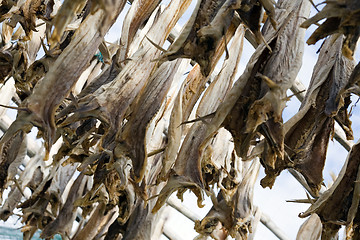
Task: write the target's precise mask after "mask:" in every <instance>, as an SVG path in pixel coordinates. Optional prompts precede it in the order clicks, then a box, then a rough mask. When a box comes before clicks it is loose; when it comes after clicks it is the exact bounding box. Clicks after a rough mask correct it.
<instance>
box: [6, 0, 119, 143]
mask: <svg viewBox="0 0 360 240" xmlns="http://www.w3.org/2000/svg"><path fill="white" fill-rule="evenodd" d="M124 4H125V1H116V2H115V3H114V5H113V8H114V9H117V11H112V12H106V11H104V10H98V11H97V12H96V13H94V14H93V15H89V16H88V17H87V18H86V19H85V21H84V22H83V23H82V24H81V26H80V27H79V29H78V30H77V31H76V33H75V36H74V38H73V40H72V41H71V42H70V44H69V46H68V47H67V48H66V49H65V50H64V51H63V52H62V53H61V55H60V56H59V57H58V58H57V59H56V61H55V62H54V64H53V65H52V66H51V68H50V69H49V72H47V74H46V76H45V77H44V79H43V80H42V81H41V83H39V84H36V87H35V88H34V90H33V94H32V95H31V96H30V97H28V98H27V99H26V101H25V102H24V103H23V106H24V107H26V108H27V109H28V111H27V112H21V113H19V115H18V118H17V120H16V121H15V122H14V123H13V124H12V125H11V127H10V128H9V130H8V131H7V132H6V134H5V135H4V136H3V137H2V139H1V144H3V142H6V141H7V140H8V139H9V138H10V137H11V136H12V135H13V134H15V133H16V132H17V131H18V130H19V129H22V128H23V127H25V126H26V125H29V124H30V122H31V123H33V124H35V125H36V126H39V127H40V128H41V129H42V130H43V132H44V134H43V136H44V138H45V139H46V148H47V149H49V148H50V147H51V145H52V143H53V141H54V138H55V122H54V113H55V109H56V108H57V107H58V106H59V104H60V103H61V101H62V100H63V99H64V98H65V97H66V96H67V95H68V94H69V92H70V90H71V88H72V87H73V86H74V84H75V82H76V81H77V79H78V77H79V76H80V74H81V73H82V71H83V70H84V68H85V67H86V65H87V63H88V61H89V60H90V59H91V58H92V57H93V55H94V53H95V51H96V49H97V47H98V46H99V44H100V42H101V41H102V39H103V37H104V34H105V33H106V31H107V30H108V29H109V28H110V26H111V25H112V23H113V22H114V21H115V19H116V17H117V16H118V14H119V13H120V11H121V9H122V7H123V6H124ZM99 26H101V27H100V29H99ZM74 59H75V60H76V62H74ZM59 76H62V77H61V78H60V79H59Z"/></svg>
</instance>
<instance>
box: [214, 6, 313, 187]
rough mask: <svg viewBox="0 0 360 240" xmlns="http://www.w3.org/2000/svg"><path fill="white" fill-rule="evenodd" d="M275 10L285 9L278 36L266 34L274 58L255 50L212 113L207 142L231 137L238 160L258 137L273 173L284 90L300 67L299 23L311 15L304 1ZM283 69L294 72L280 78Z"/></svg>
mask: <svg viewBox="0 0 360 240" xmlns="http://www.w3.org/2000/svg"><path fill="white" fill-rule="evenodd" d="M278 4H279V5H280V6H282V9H286V11H279V12H278V13H277V15H276V16H277V18H276V20H277V21H278V22H281V23H282V25H280V26H279V28H278V30H274V29H273V28H272V27H271V28H270V26H267V27H266V31H265V39H266V41H267V42H269V45H270V47H271V48H272V49H273V51H272V53H271V54H270V52H269V49H267V48H266V45H265V44H261V45H260V46H259V47H258V48H257V50H256V51H255V53H254V55H253V56H252V58H251V59H250V61H249V63H248V65H247V68H246V70H245V72H244V73H243V75H242V76H241V77H240V78H239V80H238V81H237V82H236V83H235V85H234V87H233V89H232V90H231V91H230V93H229V95H228V97H227V98H226V99H225V100H224V102H223V104H221V105H220V106H219V108H218V109H217V110H216V114H215V117H214V118H213V119H212V121H211V123H210V125H211V126H210V127H209V128H208V134H207V136H211V135H212V134H213V133H214V131H216V129H217V128H219V127H220V126H221V125H222V126H224V127H225V128H226V129H228V130H229V131H230V132H231V134H232V135H233V138H234V143H235V149H236V152H237V154H238V155H239V156H241V157H245V158H246V156H247V154H248V150H249V146H250V143H251V141H252V140H254V139H255V138H256V136H257V132H260V133H261V134H262V135H264V136H265V138H266V140H267V144H266V147H267V149H266V150H265V151H264V155H263V164H264V166H265V168H266V169H273V168H274V167H275V163H276V159H277V158H278V157H279V159H280V160H279V161H280V162H281V161H282V156H283V146H284V145H283V129H282V118H281V113H282V110H283V108H284V107H285V103H286V101H287V96H286V90H287V89H288V88H290V86H291V85H292V82H293V81H294V79H295V76H296V74H297V72H298V70H299V68H300V65H301V57H300V56H301V52H302V46H303V44H302V36H303V35H304V31H303V30H301V29H300V28H299V25H300V24H301V22H302V21H303V20H302V19H301V18H300V17H298V16H300V15H301V16H304V15H306V14H308V13H309V10H310V5H309V2H308V1H296V2H291V3H289V2H285V1H284V2H279V3H278ZM295 12H296V13H295ZM295 36H297V37H295ZM275 53H276V54H275ZM282 54H284V55H282ZM280 55H282V56H285V55H286V56H291V57H292V59H293V61H288V57H286V58H285V57H281V58H280V57H279V56H280ZM287 64H291V66H292V67H290V69H292V71H286V73H284V72H283V70H284V68H283V66H284V65H287ZM274 69H278V70H277V71H275V70H274ZM259 73H261V74H263V75H259ZM271 185H272V184H270V183H269V184H266V185H264V186H271Z"/></svg>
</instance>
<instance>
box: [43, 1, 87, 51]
mask: <svg viewBox="0 0 360 240" xmlns="http://www.w3.org/2000/svg"><path fill="white" fill-rule="evenodd" d="M86 2H87V1H86V0H65V1H64V2H63V4H62V5H61V7H60V9H59V11H58V13H57V14H56V16H55V18H54V19H53V25H54V31H53V33H52V35H51V38H50V39H49V43H50V45H51V46H55V44H56V43H58V42H59V41H60V38H61V37H62V35H63V33H64V31H65V28H66V27H67V25H68V24H69V23H70V22H71V21H73V18H75V17H76V15H77V14H79V13H80V12H81V11H82V10H83V8H84V7H85V4H86Z"/></svg>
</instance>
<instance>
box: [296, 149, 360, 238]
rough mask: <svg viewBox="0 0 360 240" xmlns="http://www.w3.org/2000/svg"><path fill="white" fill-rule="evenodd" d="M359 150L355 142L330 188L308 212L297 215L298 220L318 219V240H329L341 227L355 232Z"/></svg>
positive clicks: (357, 220)
mask: <svg viewBox="0 0 360 240" xmlns="http://www.w3.org/2000/svg"><path fill="white" fill-rule="evenodd" d="M359 150H360V143H359V142H358V143H357V144H355V145H354V146H353V148H352V149H351V151H350V153H349V155H348V157H347V159H346V162H345V163H344V165H343V168H342V169H341V171H340V173H339V176H338V177H337V178H336V180H335V182H334V184H333V185H332V186H331V187H330V188H329V189H328V190H327V191H325V192H324V193H323V194H322V195H321V196H320V197H319V198H318V199H317V200H316V202H315V203H314V204H312V205H311V207H310V208H309V209H308V210H306V211H305V212H304V213H301V214H300V215H299V216H300V217H307V216H309V215H310V214H312V213H316V214H317V215H319V217H320V219H321V222H322V224H323V228H322V235H321V238H322V239H331V237H333V236H335V235H336V234H337V232H338V230H339V229H340V227H341V226H342V225H346V226H347V228H350V229H351V228H352V227H354V229H355V230H354V231H355V232H358V231H359V230H358V226H359V217H358V216H359V212H358V206H359V200H360V199H359V189H360V188H359V182H358V181H359V179H360V174H359V173H360V172H359V166H360V157H359V156H360V155H359ZM339 206H342V207H339Z"/></svg>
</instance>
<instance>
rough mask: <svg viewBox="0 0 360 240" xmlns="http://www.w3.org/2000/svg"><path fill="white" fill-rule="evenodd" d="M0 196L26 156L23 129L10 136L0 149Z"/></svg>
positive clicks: (0, 196)
mask: <svg viewBox="0 0 360 240" xmlns="http://www.w3.org/2000/svg"><path fill="white" fill-rule="evenodd" d="M0 153H1V159H0V198H2V193H3V191H4V189H6V188H7V186H8V182H9V181H13V180H14V178H15V175H17V168H18V166H19V165H20V164H21V163H22V161H23V159H24V158H25V156H26V138H25V133H24V132H23V131H20V132H18V133H17V134H16V135H14V136H13V137H11V138H10V139H9V141H7V142H6V143H5V144H4V145H2V147H1V149H0Z"/></svg>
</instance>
